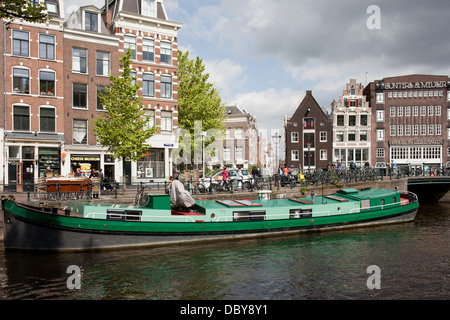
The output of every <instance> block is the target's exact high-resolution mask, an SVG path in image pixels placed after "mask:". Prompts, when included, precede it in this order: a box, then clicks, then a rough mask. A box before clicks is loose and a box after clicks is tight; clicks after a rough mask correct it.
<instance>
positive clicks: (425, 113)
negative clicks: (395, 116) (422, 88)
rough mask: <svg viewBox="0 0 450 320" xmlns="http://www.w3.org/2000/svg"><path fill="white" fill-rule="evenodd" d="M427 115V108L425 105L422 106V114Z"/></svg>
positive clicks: (422, 115)
mask: <svg viewBox="0 0 450 320" xmlns="http://www.w3.org/2000/svg"><path fill="white" fill-rule="evenodd" d="M426 115H427V108H426V107H425V106H420V116H421V117H425V116H426Z"/></svg>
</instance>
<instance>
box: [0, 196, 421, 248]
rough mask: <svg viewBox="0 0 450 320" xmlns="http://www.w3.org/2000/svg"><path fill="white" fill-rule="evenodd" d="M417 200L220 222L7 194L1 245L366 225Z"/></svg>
mask: <svg viewBox="0 0 450 320" xmlns="http://www.w3.org/2000/svg"><path fill="white" fill-rule="evenodd" d="M418 206H419V205H418V202H417V201H416V202H412V203H407V204H404V205H401V206H396V207H392V208H384V209H383V210H364V211H362V210H361V211H359V212H357V213H353V212H352V213H342V214H338V215H328V216H308V217H303V218H299V219H266V220H260V221H258V219H255V221H223V222H220V221H205V220H203V219H202V216H201V215H198V216H190V217H189V218H190V219H191V220H190V222H186V221H187V220H186V221H185V222H181V221H178V222H167V221H157V222H146V221H113V220H105V219H95V218H89V219H88V218H85V217H79V216H72V215H69V214H67V212H66V214H64V211H61V210H59V212H58V210H53V212H46V211H44V210H43V209H42V208H39V207H33V206H28V205H25V204H20V203H16V202H14V201H11V200H9V201H6V202H5V203H4V204H3V215H4V216H3V221H4V222H3V223H4V246H5V249H7V250H42V251H76V250H95V249H108V248H125V247H138V246H155V245H167V244H175V243H187V242H195V241H212V240H224V239H240V238H248V237H260V236H270V235H281V234H292V233H298V232H307V231H318V230H329V229H339V228H349V227H366V226H373V225H377V224H387V223H398V222H406V221H411V220H413V219H414V218H415V215H416V213H417V210H418ZM197 218H198V219H197Z"/></svg>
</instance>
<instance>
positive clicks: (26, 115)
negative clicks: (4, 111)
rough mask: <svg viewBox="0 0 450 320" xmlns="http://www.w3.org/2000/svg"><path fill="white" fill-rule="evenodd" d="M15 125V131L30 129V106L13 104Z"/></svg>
mask: <svg viewBox="0 0 450 320" xmlns="http://www.w3.org/2000/svg"><path fill="white" fill-rule="evenodd" d="M13 126H14V128H13V129H14V130H15V131H30V107H28V106H13Z"/></svg>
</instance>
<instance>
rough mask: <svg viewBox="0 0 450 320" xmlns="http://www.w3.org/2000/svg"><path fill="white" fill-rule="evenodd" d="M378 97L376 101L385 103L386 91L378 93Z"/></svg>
mask: <svg viewBox="0 0 450 320" xmlns="http://www.w3.org/2000/svg"><path fill="white" fill-rule="evenodd" d="M376 99H377V101H376V103H384V93H382V92H380V93H377V98H376Z"/></svg>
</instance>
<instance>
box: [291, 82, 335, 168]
mask: <svg viewBox="0 0 450 320" xmlns="http://www.w3.org/2000/svg"><path fill="white" fill-rule="evenodd" d="M284 128H285V146H286V147H285V150H286V153H285V159H286V160H285V161H286V167H287V168H290V169H291V170H292V171H293V172H298V171H299V170H300V171H304V170H308V169H311V170H313V169H318V168H320V169H324V168H327V167H328V165H329V164H330V163H331V161H332V158H331V157H332V153H331V151H332V134H331V133H332V131H331V120H330V118H329V116H328V114H327V113H326V112H325V111H324V110H323V109H322V108H321V107H320V106H319V104H318V103H317V101H316V99H314V97H313V95H312V91H311V90H307V91H306V95H305V97H304V98H303V101H302V102H301V103H300V105H299V106H298V107H297V109H296V111H295V112H294V114H293V115H292V116H290V117H285V125H284Z"/></svg>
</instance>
